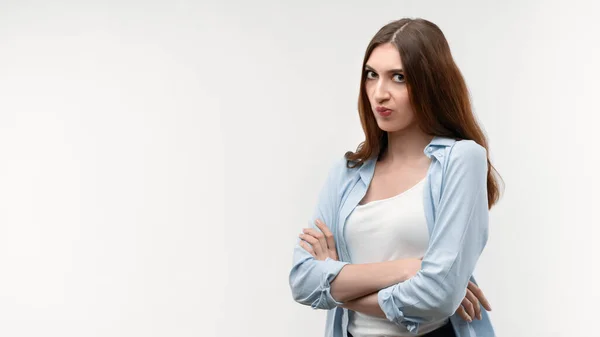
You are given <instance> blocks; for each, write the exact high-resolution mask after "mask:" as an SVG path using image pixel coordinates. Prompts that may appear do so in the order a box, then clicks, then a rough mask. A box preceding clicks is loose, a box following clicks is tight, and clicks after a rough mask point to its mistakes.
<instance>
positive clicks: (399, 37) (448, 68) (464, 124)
mask: <svg viewBox="0 0 600 337" xmlns="http://www.w3.org/2000/svg"><path fill="white" fill-rule="evenodd" d="M385 43H392V44H393V45H394V46H395V47H396V48H397V49H398V52H399V53H400V58H401V59H402V68H403V70H404V74H405V79H406V84H407V88H408V95H409V98H410V102H411V105H412V107H413V110H414V111H415V118H416V120H417V123H418V125H419V127H420V128H421V130H423V132H425V133H426V134H428V135H432V136H441V137H448V138H453V139H457V140H460V139H470V140H473V141H475V142H476V143H477V144H479V145H481V146H483V147H484V148H485V149H486V150H488V142H487V139H486V137H485V135H484V133H483V131H482V129H481V128H480V126H479V125H478V123H477V120H476V118H475V116H474V114H473V111H472V108H471V101H470V97H469V92H468V89H467V85H466V83H465V80H464V78H463V76H462V74H461V72H460V70H459V69H458V67H457V66H456V63H455V62H454V59H453V57H452V54H451V52H450V46H449V45H448V41H447V40H446V37H445V36H444V34H443V33H442V31H441V30H440V28H439V27H438V26H437V25H435V24H434V23H432V22H429V21H427V20H424V19H410V18H404V19H401V20H397V21H394V22H391V23H389V24H387V25H385V26H384V27H382V28H381V29H380V30H379V31H378V32H377V34H375V36H374V37H373V39H372V40H371V42H370V43H369V46H368V47H367V50H366V52H365V57H364V61H363V68H362V69H361V73H362V74H361V80H360V94H359V96H358V112H359V114H360V120H361V124H362V128H363V131H364V134H365V140H364V141H363V142H361V143H360V144H359V145H358V148H357V150H356V152H352V151H348V152H346V159H347V160H348V163H347V165H348V167H356V166H360V165H362V164H363V163H364V162H365V161H366V160H368V159H369V158H371V157H373V156H375V155H376V156H377V157H378V158H379V157H380V156H381V154H382V153H383V152H384V151H385V150H386V148H387V133H386V132H385V131H383V130H381V129H380V128H379V126H378V125H377V121H376V120H375V117H374V116H373V113H372V109H371V103H370V102H369V98H368V96H367V93H366V90H365V79H366V73H365V71H364V68H365V65H366V63H367V60H368V59H369V57H370V55H371V53H372V52H373V49H375V48H376V47H377V46H379V45H381V44H385ZM499 178H500V175H499V174H498V172H497V171H496V169H495V168H494V166H493V165H492V163H491V162H490V158H489V151H488V179H487V192H488V207H489V208H490V209H491V208H492V206H493V205H494V204H495V203H496V202H497V201H498V200H499V198H500V190H499V180H498V179H499Z"/></svg>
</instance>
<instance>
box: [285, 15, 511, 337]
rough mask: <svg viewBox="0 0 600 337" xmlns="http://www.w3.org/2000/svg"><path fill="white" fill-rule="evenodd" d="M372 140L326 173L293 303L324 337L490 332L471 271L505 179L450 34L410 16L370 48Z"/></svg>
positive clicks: (367, 112)
mask: <svg viewBox="0 0 600 337" xmlns="http://www.w3.org/2000/svg"><path fill="white" fill-rule="evenodd" d="M358 110H359V114H360V119H361V123H362V127H363V130H364V133H365V140H364V142H362V143H361V144H360V145H359V146H358V148H357V150H356V152H350V151H349V152H347V153H346V154H345V155H344V156H343V158H341V159H340V160H339V162H337V163H336V164H335V165H334V166H333V167H332V168H331V170H330V172H329V176H328V178H327V181H326V183H325V186H324V187H323V189H322V191H321V193H320V196H319V201H318V204H317V207H316V211H315V213H314V215H313V217H312V219H311V226H310V228H305V229H304V230H303V233H302V234H300V238H299V240H298V243H297V245H296V247H295V249H294V264H293V267H292V269H291V272H290V287H291V289H292V294H293V297H294V299H295V300H296V301H297V302H299V303H302V304H304V305H310V306H311V307H313V308H315V309H327V310H329V312H328V315H327V325H326V330H325V335H326V336H335V337H346V336H353V337H365V336H378V337H379V336H439V337H441V336H444V337H447V336H458V337H465V336H469V337H474V336H485V337H490V336H494V331H493V328H492V325H491V323H490V320H489V316H488V315H487V312H486V310H482V309H481V306H483V307H484V308H485V309H487V310H491V308H490V307H489V304H488V303H487V301H486V299H485V297H484V295H483V293H482V292H481V290H480V289H479V288H478V287H477V285H476V283H475V279H474V278H473V277H472V273H473V270H474V268H475V265H476V263H477V260H478V259H479V256H480V254H481V252H482V251H483V249H484V247H485V244H486V242H487V238H488V213H489V209H490V208H491V207H492V206H493V205H494V204H495V203H496V202H497V201H498V199H499V195H500V192H499V181H498V178H497V175H496V172H495V169H494V167H493V166H492V164H491V163H490V160H489V157H488V152H487V148H488V147H487V141H486V138H485V136H484V134H483V132H482V130H481V128H480V127H479V126H478V124H477V121H476V118H475V116H474V115H473V112H472V108H471V103H470V101H469V95H468V91H467V86H466V84H465V81H464V79H463V77H462V75H461V73H460V71H459V69H458V68H457V66H456V64H455V62H454V60H453V58H452V55H451V52H450V48H449V46H448V42H447V41H446V38H445V36H444V34H443V33H442V31H441V30H440V29H439V28H438V27H437V26H436V25H435V24H433V23H431V22H429V21H426V20H423V19H402V20H398V21H395V22H392V23H390V24H388V25H386V26H384V27H383V28H381V29H380V30H379V32H377V34H376V35H375V36H374V37H373V39H372V41H371V42H370V44H369V46H368V47H367V51H366V53H365V57H364V62H363V69H362V77H361V84H360V95H359V102H358Z"/></svg>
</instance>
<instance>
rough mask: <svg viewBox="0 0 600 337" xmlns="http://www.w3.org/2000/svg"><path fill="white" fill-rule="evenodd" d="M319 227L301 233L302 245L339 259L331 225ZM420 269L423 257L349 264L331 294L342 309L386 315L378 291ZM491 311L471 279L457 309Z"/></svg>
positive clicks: (476, 314) (467, 315) (465, 313)
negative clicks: (330, 228)
mask: <svg viewBox="0 0 600 337" xmlns="http://www.w3.org/2000/svg"><path fill="white" fill-rule="evenodd" d="M315 224H316V227H317V228H318V230H317V229H315V228H305V229H304V230H303V234H301V235H300V239H301V242H300V246H301V247H302V248H304V249H305V250H306V251H307V252H309V253H310V254H311V255H312V256H313V257H315V259H317V260H320V261H324V260H326V259H327V258H330V259H332V260H336V261H337V260H338V255H337V251H336V249H335V247H336V246H335V239H334V236H333V234H332V233H331V231H329V228H327V226H326V225H325V224H324V223H323V222H321V221H320V220H317V221H316V223H315ZM420 268H421V259H418V258H409V259H400V260H393V261H386V262H380V263H366V264H347V265H345V266H344V267H343V268H342V269H341V271H340V273H339V274H338V275H337V277H336V278H335V279H333V281H332V282H331V296H332V297H333V298H334V299H335V300H336V301H338V302H341V303H342V304H341V305H340V306H341V307H343V308H346V309H349V310H352V311H358V312H361V313H364V314H367V315H371V316H377V317H381V318H386V316H385V314H384V312H383V310H381V307H380V305H379V303H378V298H377V297H378V292H379V290H381V289H383V288H386V287H389V286H392V285H394V284H396V283H399V282H404V281H406V280H408V279H410V278H411V277H413V276H414V275H415V274H416V273H417V272H418V271H419V269H420ZM480 304H481V305H482V306H483V307H484V308H485V309H486V310H488V311H490V310H491V307H490V304H489V302H488V301H487V299H486V298H485V296H484V294H483V292H482V291H481V289H479V287H478V286H477V285H475V284H474V283H472V282H469V285H468V288H467V289H466V290H465V298H464V299H463V301H462V303H461V306H460V307H459V308H458V309H457V310H456V312H457V313H458V314H459V315H460V316H461V317H462V318H463V319H464V320H466V321H469V322H471V321H472V319H481V306H480Z"/></svg>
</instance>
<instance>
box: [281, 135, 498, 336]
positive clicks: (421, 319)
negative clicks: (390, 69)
mask: <svg viewBox="0 0 600 337" xmlns="http://www.w3.org/2000/svg"><path fill="white" fill-rule="evenodd" d="M424 153H425V154H426V155H427V156H428V157H429V158H430V159H431V165H430V166H429V169H428V171H427V179H426V180H425V187H424V197H423V202H424V207H425V217H426V220H427V227H428V230H429V237H430V238H429V246H428V248H427V251H426V253H425V256H424V257H423V262H422V267H421V270H420V271H419V272H418V273H417V274H416V275H415V276H414V277H412V278H410V279H409V280H407V281H404V282H401V283H398V284H395V285H393V286H390V287H388V288H384V289H381V290H380V291H379V293H378V302H379V306H380V307H381V309H382V310H383V312H384V313H385V315H386V317H387V319H388V320H390V321H392V322H394V323H396V324H398V325H402V326H404V327H406V328H407V329H408V330H409V331H410V332H412V333H415V334H417V333H418V331H419V324H420V323H425V322H432V321H435V320H439V319H442V318H445V317H450V321H451V322H452V325H453V326H454V330H455V332H456V336H457V337H475V336H477V337H481V336H483V337H492V336H494V330H493V328H492V325H491V322H490V319H489V316H488V314H487V311H486V310H485V309H483V308H482V311H481V314H482V319H481V320H477V319H474V320H473V322H471V323H468V322H467V321H465V320H463V319H462V318H461V317H460V316H458V314H454V313H455V311H456V309H457V308H458V307H459V306H460V304H461V302H462V300H463V298H464V297H465V294H466V289H467V285H468V282H469V280H471V281H472V282H474V283H475V279H474V278H473V277H472V273H473V270H474V269H475V265H476V263H477V260H478V259H479V256H480V254H481V252H482V251H483V248H484V247H485V244H486V242H487V238H488V214H489V210H488V196H487V169H488V165H487V153H486V150H485V148H484V147H482V146H480V145H479V144H477V143H475V142H474V141H471V140H460V141H455V140H453V139H450V138H444V137H434V138H433V140H432V141H431V142H430V143H429V144H428V145H427V147H426V148H425V150H424ZM375 165H376V160H375V158H372V159H369V160H367V161H365V163H364V164H363V165H362V166H361V167H359V168H347V167H346V159H344V158H342V159H341V160H340V161H339V162H337V163H336V164H335V165H334V166H333V168H332V169H331V170H330V172H329V175H328V177H327V180H326V182H325V185H324V187H323V188H322V190H321V192H320V194H319V199H318V202H317V207H316V210H315V212H314V214H313V217H312V219H310V226H311V227H313V228H317V227H316V225H315V224H314V222H315V220H316V219H321V220H323V222H325V224H326V225H327V226H328V227H329V228H330V230H331V232H332V233H333V234H334V237H335V242H336V248H337V252H338V256H339V260H340V261H335V260H333V259H330V258H328V259H327V260H325V261H319V260H316V259H315V258H314V257H313V256H312V255H310V254H309V253H308V252H307V251H305V250H304V249H303V248H302V247H301V246H300V245H299V242H300V239H298V241H297V244H296V246H295V248H294V257H293V266H292V269H291V271H290V275H289V282H290V287H291V290H292V295H293V297H294V299H295V300H296V301H297V302H299V303H301V304H304V305H307V306H311V307H312V308H314V309H326V310H329V311H328V313H327V321H326V327H325V336H326V337H346V336H347V328H348V310H347V309H345V308H341V307H339V305H341V304H342V303H340V302H337V301H336V300H335V299H334V298H333V297H332V296H331V288H330V287H331V282H332V281H333V279H334V278H335V277H336V276H337V275H338V273H339V272H340V270H341V269H342V268H343V267H344V266H345V265H346V264H349V263H352V257H351V256H350V254H349V252H348V247H347V243H346V240H345V237H344V226H345V224H346V220H347V219H348V216H349V215H350V214H351V213H352V211H353V210H354V208H355V207H356V206H357V205H358V203H359V202H360V201H361V200H362V199H363V197H364V196H365V194H366V192H367V189H368V186H369V184H370V182H371V179H372V178H373V173H374V171H375ZM317 230H318V229H317Z"/></svg>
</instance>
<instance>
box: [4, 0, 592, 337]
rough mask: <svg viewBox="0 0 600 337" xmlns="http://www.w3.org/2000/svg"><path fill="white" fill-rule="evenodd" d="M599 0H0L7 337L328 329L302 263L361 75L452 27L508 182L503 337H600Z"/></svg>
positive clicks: (354, 125)
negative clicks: (412, 29)
mask: <svg viewBox="0 0 600 337" xmlns="http://www.w3.org/2000/svg"><path fill="white" fill-rule="evenodd" d="M598 13H599V11H598V5H597V4H595V3H594V2H592V1H589V2H587V3H586V2H584V1H567V2H565V1H541V0H540V1H474V0H473V1H378V2H372V1H368V2H367V1H341V0H339V1H316V0H312V1H296V2H290V1H287V2H286V1H274V0H273V1H237V2H234V1H224V2H220V3H219V4H217V2H216V1H215V2H214V3H212V4H211V3H205V2H193V1H166V0H165V1H131V0H128V1H94V2H75V1H72V2H67V1H51V2H49V1H48V2H46V1H1V2H0V336H7V337H13V336H15V337H16V336H27V337H33V336H36V337H37V336H223V337H224V336H228V337H229V336H232V337H233V336H278V337H279V336H298V337H300V336H320V335H322V331H323V324H324V317H325V316H324V312H323V311H314V310H312V309H310V308H309V307H304V306H301V305H300V304H297V303H295V302H294V301H293V300H292V297H291V293H290V290H289V287H288V283H287V282H288V279H287V277H288V272H289V268H290V267H291V262H292V260H291V259H292V255H291V253H292V248H293V244H294V242H295V240H296V235H297V234H298V233H299V232H300V229H301V228H302V227H304V226H306V223H307V219H308V218H309V216H310V214H311V213H312V208H313V207H314V205H315V202H316V194H317V191H318V190H319V189H320V187H321V185H322V183H323V181H324V179H325V175H326V173H327V170H328V169H329V167H330V165H331V164H332V163H333V162H334V161H335V160H337V159H338V158H340V156H341V155H342V154H343V153H344V152H345V151H347V150H354V149H355V148H356V145H358V143H359V142H360V141H361V140H362V137H363V135H362V130H361V129H360V125H359V124H360V123H359V119H358V115H357V112H356V100H357V94H358V83H359V76H360V72H361V69H360V66H361V61H362V57H363V54H364V50H365V48H366V46H367V44H368V42H369V40H370V38H371V37H372V36H373V35H374V34H375V32H376V31H377V30H378V29H379V28H380V27H381V26H383V25H384V24H386V23H388V22H390V21H392V20H395V19H399V18H401V17H405V16H409V17H423V18H425V19H428V20H431V21H433V22H435V23H436V24H438V25H439V26H440V28H441V29H442V30H443V31H444V33H445V34H446V37H447V38H448V40H449V42H450V46H451V48H452V51H453V54H454V56H455V59H456V62H457V63H458V65H459V67H460V68H461V69H462V71H463V74H464V76H465V78H466V80H467V83H468V85H469V88H470V90H471V93H472V96H473V102H474V106H475V111H476V113H477V115H478V118H479V119H480V120H481V122H482V124H483V126H484V128H485V130H486V133H487V135H488V136H489V138H490V145H491V149H490V151H491V155H492V159H493V162H494V163H495V165H496V167H497V168H498V170H499V171H500V173H501V174H502V176H503V178H504V180H505V181H506V193H505V195H504V197H503V199H502V200H501V202H500V203H499V204H498V206H497V207H495V208H494V209H493V210H492V212H491V230H490V235H491V236H490V240H489V243H488V246H487V248H486V250H485V252H484V254H483V256H482V257H481V259H480V263H479V265H478V268H477V271H476V277H477V278H478V281H479V282H480V285H481V287H482V288H483V290H484V292H485V294H486V295H487V297H488V298H489V299H490V301H491V303H492V307H493V311H492V312H491V317H492V320H493V324H494V326H495V328H496V331H497V333H498V335H500V336H510V337H518V336H533V335H536V336H549V335H552V336H600V332H598V331H599V330H598V329H599V328H598V327H597V324H598V320H597V317H596V316H597V314H598V313H599V312H600V310H599V309H598V308H597V307H596V304H597V303H598V301H600V290H599V289H600V287H598V284H600V277H599V275H600V273H599V272H598V267H597V265H598V263H597V258H598V257H600V244H598V236H599V234H600V229H599V228H600V221H599V220H598V209H599V206H598V205H597V202H598V200H599V199H600V198H599V197H598V191H599V189H600V178H599V176H598V166H599V164H600V160H599V159H598V158H599V156H598V136H595V135H594V132H596V131H597V130H598V125H599V123H600V117H599V113H600V110H599V109H598V103H597V98H598V91H599V89H600V84H599V83H598V79H599V78H600V77H599V76H600V66H599V65H598V60H600V50H599V44H598V33H599V31H600V24H598V21H597V18H598Z"/></svg>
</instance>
